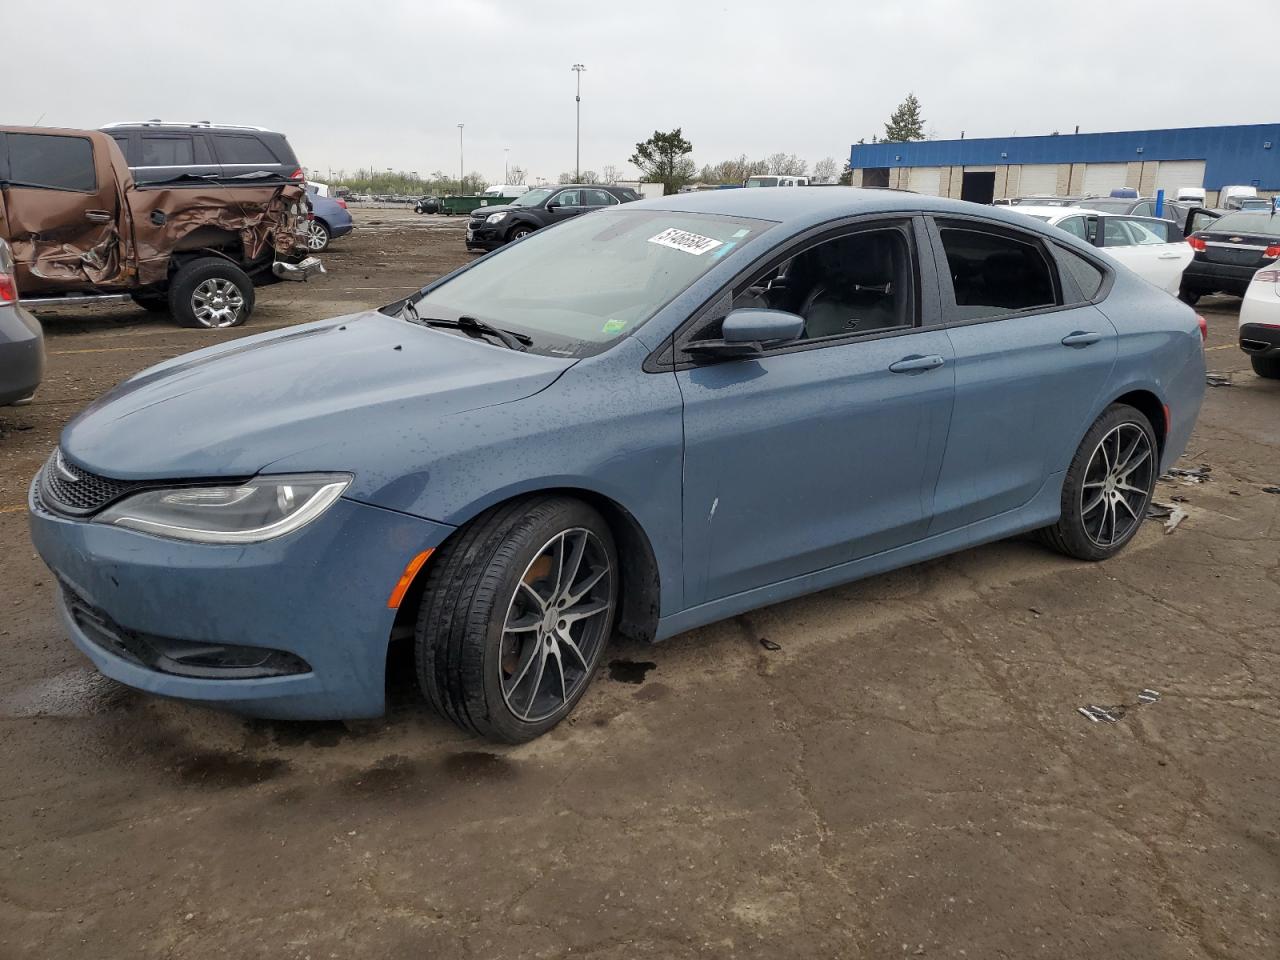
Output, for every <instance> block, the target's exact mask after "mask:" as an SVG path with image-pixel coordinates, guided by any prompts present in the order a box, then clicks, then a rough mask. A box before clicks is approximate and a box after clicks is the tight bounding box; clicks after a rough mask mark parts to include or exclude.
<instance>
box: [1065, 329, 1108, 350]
mask: <svg viewBox="0 0 1280 960" xmlns="http://www.w3.org/2000/svg"><path fill="white" fill-rule="evenodd" d="M1101 339H1102V334H1100V333H1086V332H1085V331H1083V330H1077V331H1076V332H1075V333H1068V334H1067V335H1066V336H1065V337H1063V338H1062V345H1063V346H1064V347H1087V346H1089V345H1090V344H1093V343H1097V342H1098V341H1099V340H1101Z"/></svg>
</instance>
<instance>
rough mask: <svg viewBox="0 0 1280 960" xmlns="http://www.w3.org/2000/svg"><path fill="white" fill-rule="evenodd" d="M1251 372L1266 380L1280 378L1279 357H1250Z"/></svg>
mask: <svg viewBox="0 0 1280 960" xmlns="http://www.w3.org/2000/svg"><path fill="white" fill-rule="evenodd" d="M1249 362H1250V363H1252V364H1253V372H1254V373H1256V374H1257V375H1258V376H1260V377H1266V378H1267V379H1268V380H1280V357H1250V358H1249Z"/></svg>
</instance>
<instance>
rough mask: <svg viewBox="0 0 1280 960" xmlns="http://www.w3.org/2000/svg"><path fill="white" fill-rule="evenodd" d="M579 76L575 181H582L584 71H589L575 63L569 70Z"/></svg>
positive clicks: (575, 140) (574, 148)
mask: <svg viewBox="0 0 1280 960" xmlns="http://www.w3.org/2000/svg"><path fill="white" fill-rule="evenodd" d="M569 69H570V70H572V71H573V72H574V73H576V74H577V75H578V92H577V94H576V95H575V96H574V98H573V104H574V111H575V114H576V117H575V120H574V125H575V127H576V134H575V136H574V147H573V179H574V180H581V179H582V71H583V70H585V69H587V68H586V67H584V66H583V65H582V64H580V63H575V64H574V65H573V66H572V67H570V68H569Z"/></svg>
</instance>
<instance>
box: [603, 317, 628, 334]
mask: <svg viewBox="0 0 1280 960" xmlns="http://www.w3.org/2000/svg"><path fill="white" fill-rule="evenodd" d="M625 329H627V321H625V320H606V321H605V322H604V326H603V327H601V328H600V332H601V333H621V332H622V331H623V330H625Z"/></svg>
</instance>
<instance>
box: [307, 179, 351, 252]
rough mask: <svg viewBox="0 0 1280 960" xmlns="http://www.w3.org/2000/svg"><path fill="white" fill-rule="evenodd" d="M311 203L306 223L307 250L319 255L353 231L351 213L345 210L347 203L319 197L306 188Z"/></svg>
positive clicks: (317, 193)
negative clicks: (332, 241)
mask: <svg viewBox="0 0 1280 960" xmlns="http://www.w3.org/2000/svg"><path fill="white" fill-rule="evenodd" d="M307 194H308V197H307V199H309V200H310V201H311V219H310V220H309V221H308V222H307V249H308V250H310V251H311V252H312V253H320V252H321V251H323V250H327V249H329V242H330V241H331V240H337V239H338V238H339V237H345V236H346V235H347V234H348V233H350V232H351V231H352V230H354V229H355V223H354V222H353V221H352V219H351V213H350V211H348V210H347V201H345V200H340V199H334V198H333V197H325V196H321V195H320V193H319V192H317V191H316V190H314V189H313V188H311V187H308V188H307Z"/></svg>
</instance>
